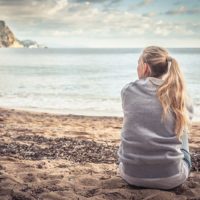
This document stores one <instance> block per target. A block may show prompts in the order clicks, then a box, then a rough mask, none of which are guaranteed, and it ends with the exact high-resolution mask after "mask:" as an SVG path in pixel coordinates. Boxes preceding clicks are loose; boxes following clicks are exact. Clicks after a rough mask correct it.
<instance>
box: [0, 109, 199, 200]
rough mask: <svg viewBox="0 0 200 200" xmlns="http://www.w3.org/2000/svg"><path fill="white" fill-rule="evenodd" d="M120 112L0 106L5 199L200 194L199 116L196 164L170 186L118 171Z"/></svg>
mask: <svg viewBox="0 0 200 200" xmlns="http://www.w3.org/2000/svg"><path fill="white" fill-rule="evenodd" d="M122 121H123V118H122V117H116V116H113V117H110V116H85V115H72V114H55V113H46V112H32V111H24V110H18V109H14V108H10V109H8V108H0V155H1V160H0V197H1V199H2V200H4V199H6V200H7V199H38V198H39V199H55V200H56V199H58V200H60V199H61V200H62V199H64V200H65V199H83V200H84V199H96V200H98V199H138V200H139V199H145V198H146V199H193V200H194V199H198V198H200V173H199V167H200V166H199V160H200V121H199V122H193V123H192V129H191V133H190V138H189V147H190V151H191V153H192V162H193V163H192V164H193V169H192V172H191V174H190V177H189V178H188V180H187V181H186V182H185V183H184V184H183V185H182V186H180V187H177V188H175V189H173V190H170V191H163V190H157V189H146V188H142V187H136V186H135V187H134V186H129V185H128V184H127V183H126V182H125V181H123V180H122V179H121V177H120V176H119V174H118V163H117V156H116V151H117V149H118V146H119V142H120V131H121V127H122Z"/></svg>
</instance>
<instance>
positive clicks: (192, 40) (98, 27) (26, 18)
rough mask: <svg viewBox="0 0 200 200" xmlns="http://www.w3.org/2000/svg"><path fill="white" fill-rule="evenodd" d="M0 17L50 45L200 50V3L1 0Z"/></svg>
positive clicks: (16, 29)
mask: <svg viewBox="0 0 200 200" xmlns="http://www.w3.org/2000/svg"><path fill="white" fill-rule="evenodd" d="M0 19H1V20H4V21H5V22H6V24H7V25H8V26H9V27H10V28H11V30H12V31H13V32H14V34H15V35H16V37H17V38H18V39H20V40H25V39H31V40H35V41H37V42H38V43H40V44H43V45H46V46H48V47H70V48H71V47H95V48H99V47H108V48H109V47H112V48H115V47H116V48H119V47H125V48H126V47H128V48H135V47H142V48H143V47H145V46H148V45H160V46H164V47H200V20H199V19H200V0H168V1H163V0H0Z"/></svg>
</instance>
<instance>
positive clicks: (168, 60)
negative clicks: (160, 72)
mask: <svg viewBox="0 0 200 200" xmlns="http://www.w3.org/2000/svg"><path fill="white" fill-rule="evenodd" d="M166 60H167V63H168V71H169V70H170V68H171V64H172V57H171V56H167V58H166Z"/></svg>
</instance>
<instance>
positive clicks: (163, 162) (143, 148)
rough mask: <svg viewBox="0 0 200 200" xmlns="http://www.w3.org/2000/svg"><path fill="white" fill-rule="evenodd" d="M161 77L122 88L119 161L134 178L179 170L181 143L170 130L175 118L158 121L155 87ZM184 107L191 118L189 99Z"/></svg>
mask: <svg viewBox="0 0 200 200" xmlns="http://www.w3.org/2000/svg"><path fill="white" fill-rule="evenodd" d="M162 83H163V80H162V79H158V78H155V77H147V78H142V79H139V80H136V81H134V82H130V83H128V84H126V85H125V86H124V87H123V88H122V90H121V98H122V108H123V113H124V118H123V126H122V130H121V142H120V146H119V149H118V152H117V153H118V156H119V161H120V162H122V164H123V170H124V173H125V174H127V175H128V176H132V177H137V178H164V177H170V176H173V175H176V174H178V173H179V172H180V171H181V167H182V166H183V165H182V159H183V157H184V155H183V153H182V152H181V150H180V148H181V144H182V142H181V141H179V140H178V139H177V138H176V135H175V133H174V131H173V128H174V126H175V119H174V116H173V115H172V114H170V115H169V117H168V118H167V121H166V122H165V123H162V122H161V115H162V112H163V109H162V106H161V103H160V101H159V100H158V98H157V97H156V89H157V87H158V86H159V85H161V84H162ZM187 108H188V111H189V114H190V119H192V118H193V113H194V109H193V105H192V101H190V102H188V104H187Z"/></svg>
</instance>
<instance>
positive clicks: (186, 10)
mask: <svg viewBox="0 0 200 200" xmlns="http://www.w3.org/2000/svg"><path fill="white" fill-rule="evenodd" d="M198 13H200V8H187V7H186V6H180V7H179V8H177V9H173V10H168V11H167V12H165V13H161V14H166V15H179V14H190V15H194V14H198Z"/></svg>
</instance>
